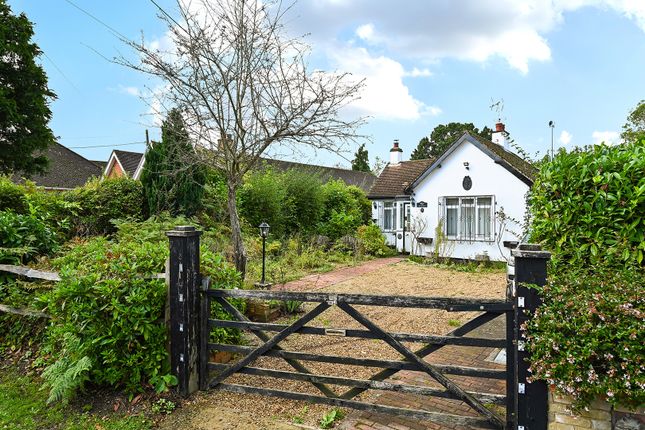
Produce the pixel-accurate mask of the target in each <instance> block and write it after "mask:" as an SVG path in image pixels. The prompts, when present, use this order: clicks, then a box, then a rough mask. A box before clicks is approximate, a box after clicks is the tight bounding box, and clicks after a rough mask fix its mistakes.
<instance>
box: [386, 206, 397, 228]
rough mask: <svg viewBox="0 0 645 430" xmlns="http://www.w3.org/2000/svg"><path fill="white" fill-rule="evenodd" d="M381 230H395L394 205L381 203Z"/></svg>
mask: <svg viewBox="0 0 645 430" xmlns="http://www.w3.org/2000/svg"><path fill="white" fill-rule="evenodd" d="M383 230H386V231H387V230H396V203H394V202H383Z"/></svg>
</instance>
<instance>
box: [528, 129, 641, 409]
mask: <svg viewBox="0 0 645 430" xmlns="http://www.w3.org/2000/svg"><path fill="white" fill-rule="evenodd" d="M529 202H530V212H531V216H532V227H531V229H532V230H531V235H532V240H533V241H536V242H540V243H542V244H543V245H544V246H545V248H546V249H548V250H549V251H551V252H552V253H553V257H552V261H551V265H550V267H549V283H548V286H547V287H546V288H544V289H543V291H542V292H543V296H544V304H543V306H542V307H541V308H540V309H539V310H538V312H537V314H536V316H535V318H533V319H532V321H531V322H530V324H529V325H528V327H527V329H528V330H527V336H528V341H529V342H528V347H529V351H530V353H531V366H532V370H533V374H534V376H535V377H536V378H540V379H544V380H547V381H548V382H549V383H550V384H552V385H553V386H554V387H555V388H556V389H558V390H559V391H560V392H562V393H564V394H567V395H570V396H572V397H573V398H574V400H575V406H576V407H584V406H586V405H587V404H588V403H589V402H590V401H591V400H592V399H593V398H594V397H596V396H604V397H605V398H606V399H607V400H608V401H609V402H610V403H612V404H614V405H616V404H624V405H629V406H638V405H639V404H642V403H643V402H644V401H645V397H644V395H643V393H645V374H644V370H645V365H644V364H645V363H644V362H643V357H645V350H644V348H643V339H644V338H645V330H644V327H645V302H644V301H643V298H644V297H645V269H644V261H643V253H644V252H645V237H644V236H645V142H641V143H632V144H623V145H617V146H612V147H610V146H606V145H600V146H594V147H588V148H583V149H576V150H574V151H572V152H569V153H567V152H566V151H564V150H561V151H560V152H559V153H558V154H557V156H556V157H555V159H554V160H553V161H552V162H550V163H546V164H545V165H543V166H542V168H541V170H540V174H539V178H538V179H537V180H536V182H535V184H534V186H533V189H532V191H531V195H530V197H529Z"/></svg>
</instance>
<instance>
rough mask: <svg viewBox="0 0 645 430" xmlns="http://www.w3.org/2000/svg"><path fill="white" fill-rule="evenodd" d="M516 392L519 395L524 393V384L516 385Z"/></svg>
mask: <svg viewBox="0 0 645 430" xmlns="http://www.w3.org/2000/svg"><path fill="white" fill-rule="evenodd" d="M517 392H518V393H520V394H524V393H526V384H524V383H522V382H520V383H519V384H517Z"/></svg>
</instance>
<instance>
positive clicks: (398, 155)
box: [390, 139, 403, 165]
mask: <svg viewBox="0 0 645 430" xmlns="http://www.w3.org/2000/svg"><path fill="white" fill-rule="evenodd" d="M402 158H403V150H402V149H401V148H399V140H398V139H394V145H393V146H392V149H390V164H392V165H396V164H399V163H400V162H401V159H402Z"/></svg>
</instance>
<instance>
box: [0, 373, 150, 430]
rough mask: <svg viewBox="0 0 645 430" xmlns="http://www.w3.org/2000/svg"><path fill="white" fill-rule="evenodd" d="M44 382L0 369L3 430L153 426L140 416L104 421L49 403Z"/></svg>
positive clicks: (137, 428) (104, 429) (140, 429)
mask: <svg viewBox="0 0 645 430" xmlns="http://www.w3.org/2000/svg"><path fill="white" fill-rule="evenodd" d="M41 385H42V382H41V381H40V380H38V379H36V378H33V377H30V376H24V375H21V374H19V373H18V372H17V371H16V370H15V369H12V368H0V429H16V430H40V429H49V428H55V429H57V430H87V429H100V430H148V429H151V428H152V424H151V423H150V422H149V421H148V420H147V419H146V418H145V417H141V416H124V415H117V414H114V415H112V416H109V417H107V418H105V419H103V417H98V416H95V415H93V414H91V413H89V412H80V411H76V410H74V409H73V408H72V407H64V406H62V405H61V404H60V403H56V404H51V405H48V404H46V403H45V402H46V400H47V394H48V393H47V391H46V390H41V389H40V387H41Z"/></svg>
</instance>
